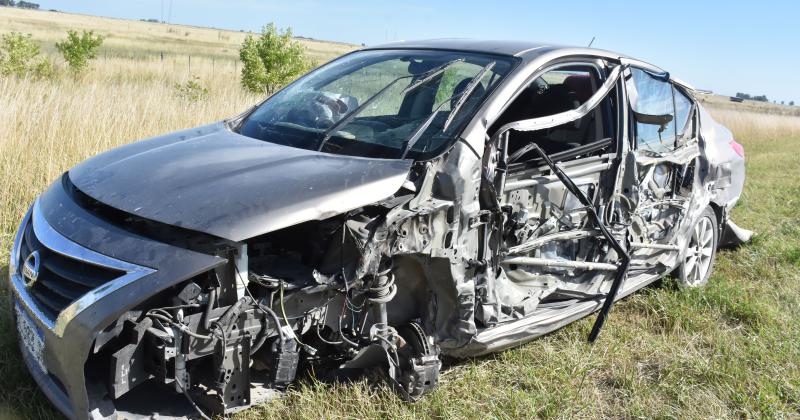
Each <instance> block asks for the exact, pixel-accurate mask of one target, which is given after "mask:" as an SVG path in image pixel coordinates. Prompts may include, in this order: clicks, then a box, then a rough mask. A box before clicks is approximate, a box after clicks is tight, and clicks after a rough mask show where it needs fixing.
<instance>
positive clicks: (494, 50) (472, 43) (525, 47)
mask: <svg viewBox="0 0 800 420" xmlns="http://www.w3.org/2000/svg"><path fill="white" fill-rule="evenodd" d="M388 49H426V50H447V51H466V52H474V53H484V54H498V55H507V56H513V57H520V58H522V59H523V61H528V62H529V61H532V60H534V59H536V58H537V57H539V56H542V55H544V54H547V53H551V52H554V53H559V52H560V53H562V54H563V55H565V56H566V55H583V56H593V57H602V58H612V59H621V60H627V61H628V62H631V63H636V64H637V65H638V66H641V67H643V68H646V69H649V70H650V71H653V72H656V73H664V74H668V73H666V72H665V71H664V70H662V69H661V68H659V67H658V66H655V65H653V64H650V63H647V62H645V61H641V60H637V59H635V58H632V57H629V56H627V55H624V54H619V53H616V52H613V51H607V50H602V49H597V48H588V47H576V46H570V45H560V44H553V43H543V42H531V41H508V40H483V39H469V38H438V39H423V40H418V41H398V42H391V43H388V44H381V45H375V46H370V47H364V48H362V50H388ZM681 84H682V85H686V84H685V83H682V82H681ZM686 86H687V87H689V88H690V89H691V87H690V86H688V85H686Z"/></svg>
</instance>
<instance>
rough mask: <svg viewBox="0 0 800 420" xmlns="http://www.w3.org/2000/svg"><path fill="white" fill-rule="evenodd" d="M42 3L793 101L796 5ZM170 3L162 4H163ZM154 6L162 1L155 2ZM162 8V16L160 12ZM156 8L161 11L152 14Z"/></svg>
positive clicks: (799, 64) (799, 4) (799, 86)
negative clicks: (616, 64) (662, 80)
mask: <svg viewBox="0 0 800 420" xmlns="http://www.w3.org/2000/svg"><path fill="white" fill-rule="evenodd" d="M38 3H39V4H41V6H42V8H45V9H58V10H62V11H67V12H78V13H87V14H93V15H101V16H113V17H122V18H131V19H140V18H155V19H159V18H161V17H162V13H163V18H164V19H165V20H167V19H168V18H169V19H170V21H171V22H172V23H182V24H191V25H200V26H213V27H217V28H226V29H235V30H239V29H245V30H258V29H259V28H260V27H261V26H262V25H263V24H265V23H267V22H275V24H276V25H278V26H280V27H286V26H290V27H292V28H293V30H294V32H295V34H297V35H302V36H308V37H313V38H319V39H326V40H334V41H344V42H351V43H357V44H360V43H365V44H367V45H374V44H380V43H383V42H385V41H393V40H410V39H422V38H437V37H466V38H487V39H523V40H535V41H545V42H554V43H559V44H569V45H587V44H588V43H589V41H590V40H591V39H592V37H595V38H596V40H595V42H594V44H593V46H594V47H598V48H604V49H609V50H613V51H619V52H621V53H625V54H627V55H631V56H634V57H636V58H640V59H643V60H646V61H650V62H652V63H653V64H656V65H659V66H660V67H662V68H664V69H666V70H668V71H670V72H671V73H672V74H673V75H675V76H677V77H679V78H681V79H684V80H686V81H687V82H689V83H691V84H693V85H695V86H696V87H698V88H701V89H710V90H714V91H715V92H717V93H721V94H728V95H733V94H735V93H736V92H738V91H742V92H746V93H750V94H756V95H761V94H766V95H767V96H768V97H769V99H770V100H773V99H776V100H778V102H780V101H782V100H783V101H786V102H787V103H788V101H790V100H793V101H795V103H796V104H798V105H800V71H799V70H800V25H798V23H800V1H793V0H775V1H766V0H762V1H759V2H755V1H748V2H746V1H738V0H732V1H725V2H711V1H702V0H694V1H685V0H674V1H664V2H659V1H639V2H632V1H631V2H623V1H617V0H605V1H596V0H595V1H582V0H569V1H548V2H540V1H528V2H524V1H514V0H509V1H497V0H495V1H486V0H483V1H473V0H465V1H449V0H448V1H434V0H428V1H419V0H404V1H383V0H373V1H352V0H337V1H322V0H319V1H314V0H292V1H282V2H278V1H257V0H226V1H218V0H128V1H89V0H39V1H38ZM170 3H172V6H171V8H170V6H169V5H170ZM162 4H163V7H162ZM170 9H171V13H170ZM162 10H163V12H162Z"/></svg>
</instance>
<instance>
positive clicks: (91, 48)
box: [56, 31, 103, 74]
mask: <svg viewBox="0 0 800 420" xmlns="http://www.w3.org/2000/svg"><path fill="white" fill-rule="evenodd" d="M101 45H103V37H102V36H101V35H95V33H94V31H83V32H82V33H81V35H78V32H77V31H67V39H66V40H65V41H63V42H56V48H57V49H58V51H60V52H61V55H62V56H64V60H66V61H67V63H68V64H69V68H70V69H72V71H73V72H74V73H76V74H78V73H82V72H83V71H84V70H85V69H86V67H87V66H88V65H89V60H94V59H95V58H97V50H98V49H100V46H101Z"/></svg>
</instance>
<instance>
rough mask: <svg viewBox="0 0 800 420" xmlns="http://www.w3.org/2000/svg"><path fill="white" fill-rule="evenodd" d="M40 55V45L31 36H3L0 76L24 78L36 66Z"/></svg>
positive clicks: (0, 41)
mask: <svg viewBox="0 0 800 420" xmlns="http://www.w3.org/2000/svg"><path fill="white" fill-rule="evenodd" d="M38 55H39V45H38V44H37V43H36V41H34V40H33V38H32V36H31V34H27V35H23V34H21V33H17V32H11V33H9V34H3V36H2V37H1V38H0V76H4V77H8V76H11V75H15V76H19V77H24V76H25V75H27V74H28V73H30V72H31V71H32V70H33V68H34V66H36V57H37V56H38Z"/></svg>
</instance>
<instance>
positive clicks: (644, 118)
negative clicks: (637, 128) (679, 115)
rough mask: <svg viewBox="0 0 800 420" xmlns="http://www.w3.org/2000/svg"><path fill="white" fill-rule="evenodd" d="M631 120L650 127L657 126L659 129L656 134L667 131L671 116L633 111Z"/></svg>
mask: <svg viewBox="0 0 800 420" xmlns="http://www.w3.org/2000/svg"><path fill="white" fill-rule="evenodd" d="M633 118H634V119H635V120H636V122H638V123H642V124H650V125H658V126H660V128H659V129H658V132H659V133H661V132H663V131H664V130H666V129H667V124H669V123H670V122H672V118H673V117H672V115H670V114H664V115H650V114H642V113H639V112H636V111H633Z"/></svg>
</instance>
